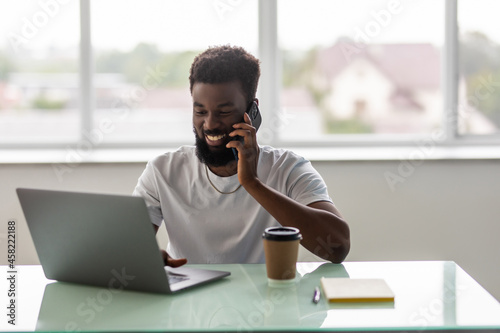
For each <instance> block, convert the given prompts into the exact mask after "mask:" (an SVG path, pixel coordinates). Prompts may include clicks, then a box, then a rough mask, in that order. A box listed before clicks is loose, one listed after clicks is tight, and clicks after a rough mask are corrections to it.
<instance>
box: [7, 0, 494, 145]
mask: <svg viewBox="0 0 500 333" xmlns="http://www.w3.org/2000/svg"><path fill="white" fill-rule="evenodd" d="M478 3H479V2H478V1H472V0H458V1H456V0H443V1H438V2H436V1H434V0H421V1H410V0H377V1H373V0H355V1H349V2H346V1H340V0H310V1H304V0H248V1H242V0H238V1H236V0H214V1H205V0H185V1H163V0H141V1H138V0H124V1H119V0H107V1H79V2H76V1H63V0H46V1H22V2H19V3H18V2H2V3H1V4H0V29H1V31H2V32H3V36H5V38H3V39H1V40H0V146H1V147H42V148H45V147H67V146H68V145H71V144H78V143H79V142H80V143H81V142H82V140H83V141H85V140H87V141H90V142H91V143H92V144H93V145H94V147H95V145H99V146H100V147H139V146H142V147H155V146H156V147H159V146H161V147H176V146H178V145H180V144H192V143H193V134H192V129H191V128H192V125H191V112H192V111H191V98H190V93H189V83H188V70H189V67H190V65H191V62H192V60H193V58H194V56H195V55H196V54H198V53H199V52H201V51H203V50H204V49H206V48H207V47H208V46H211V45H220V44H233V45H241V46H243V47H245V48H246V49H247V50H249V51H250V52H252V53H253V54H255V55H256V56H258V57H259V58H260V59H261V61H262V77H261V81H260V85H259V90H258V97H259V99H260V105H261V110H262V113H263V117H264V121H263V126H262V127H261V129H260V130H259V142H260V143H263V144H273V145H276V146H279V145H287V146H292V145H297V146H300V145H304V146H307V145H315V146H318V145H322V146H331V145H343V144H346V143H357V144H368V145H373V144H388V145H392V144H401V143H402V144H404V143H410V144H411V143H412V142H414V141H413V140H414V139H415V138H419V137H420V138H421V137H426V136H433V133H436V132H443V133H446V134H447V135H446V136H439V138H440V139H439V142H440V143H451V144H462V143H470V142H478V141H479V142H483V143H484V142H486V141H484V140H483V139H485V140H486V139H487V140H490V141H488V142H496V143H498V138H499V137H500V136H499V134H500V133H499V126H500V92H499V90H500V89H499V88H500V83H499V82H500V61H499V60H498V59H500V54H499V53H500V35H499V33H498V31H497V30H498V29H493V28H494V26H495V25H494V24H493V22H495V21H494V19H495V17H493V15H494V14H493V13H496V11H495V10H494V9H495V8H496V7H500V4H497V3H496V2H495V1H494V0H480V5H478ZM454 77H458V78H459V79H458V80H454V79H453V78H454Z"/></svg>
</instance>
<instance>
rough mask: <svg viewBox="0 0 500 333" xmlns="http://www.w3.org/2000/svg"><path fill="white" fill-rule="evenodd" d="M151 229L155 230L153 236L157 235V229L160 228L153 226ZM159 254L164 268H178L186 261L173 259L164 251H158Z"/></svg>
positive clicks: (184, 259)
mask: <svg viewBox="0 0 500 333" xmlns="http://www.w3.org/2000/svg"><path fill="white" fill-rule="evenodd" d="M153 228H154V229H155V234H157V233H158V229H159V228H160V227H159V226H157V225H156V224H153ZM160 253H161V257H162V258H163V263H164V264H165V266H170V267H179V266H182V265H184V264H185V263H187V259H186V258H182V259H174V258H172V257H171V256H170V255H169V254H168V253H167V251H165V250H160Z"/></svg>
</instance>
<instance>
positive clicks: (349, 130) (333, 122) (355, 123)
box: [326, 118, 373, 134]
mask: <svg viewBox="0 0 500 333" xmlns="http://www.w3.org/2000/svg"><path fill="white" fill-rule="evenodd" d="M326 132H327V133H329V134H366V133H373V129H372V128H371V127H370V126H369V125H368V124H366V123H364V122H362V121H361V120H359V119H356V118H352V119H346V120H338V119H328V120H327V121H326Z"/></svg>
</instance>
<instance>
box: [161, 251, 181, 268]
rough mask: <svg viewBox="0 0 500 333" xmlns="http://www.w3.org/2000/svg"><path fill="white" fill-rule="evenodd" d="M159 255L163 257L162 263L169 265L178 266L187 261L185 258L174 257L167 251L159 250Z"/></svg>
mask: <svg viewBox="0 0 500 333" xmlns="http://www.w3.org/2000/svg"><path fill="white" fill-rule="evenodd" d="M160 252H161V256H162V258H163V263H164V265H165V266H170V267H179V266H182V265H184V264H185V263H187V259H186V258H182V259H174V258H172V257H171V256H169V255H168V253H167V251H165V250H161V251H160Z"/></svg>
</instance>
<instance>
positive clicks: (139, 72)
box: [96, 43, 199, 87]
mask: <svg viewBox="0 0 500 333" xmlns="http://www.w3.org/2000/svg"><path fill="white" fill-rule="evenodd" d="M198 53H199V52H196V51H185V52H170V53H162V52H161V51H160V50H159V49H158V48H157V46H156V45H153V44H145V43H141V44H138V45H137V46H136V47H135V48H134V49H133V50H132V51H130V52H120V51H116V50H113V51H109V52H105V53H102V54H100V55H99V56H98V57H97V58H96V70H97V72H98V73H122V74H124V75H125V77H126V79H127V81H128V82H130V83H134V84H137V85H140V84H142V82H143V80H144V78H145V77H146V76H147V75H148V73H149V72H150V71H151V70H152V71H157V72H158V71H159V72H162V73H167V75H166V76H164V77H163V75H162V77H163V81H162V82H161V83H160V85H161V86H164V87H165V86H168V87H183V86H184V87H185V86H186V85H187V83H188V76H189V68H190V67H191V63H192V62H193V59H194V57H195V56H196V55H197V54H198Z"/></svg>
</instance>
